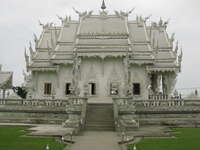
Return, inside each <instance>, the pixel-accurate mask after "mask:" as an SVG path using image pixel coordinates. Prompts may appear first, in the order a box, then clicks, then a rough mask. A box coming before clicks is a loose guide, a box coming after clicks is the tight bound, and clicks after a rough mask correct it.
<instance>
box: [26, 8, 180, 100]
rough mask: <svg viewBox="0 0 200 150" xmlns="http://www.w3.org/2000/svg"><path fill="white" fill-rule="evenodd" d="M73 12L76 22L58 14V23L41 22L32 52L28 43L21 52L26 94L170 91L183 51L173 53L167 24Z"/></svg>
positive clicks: (175, 49) (105, 94) (138, 94)
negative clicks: (41, 30)
mask: <svg viewBox="0 0 200 150" xmlns="http://www.w3.org/2000/svg"><path fill="white" fill-rule="evenodd" d="M75 12H76V13H77V14H78V15H79V20H78V21H74V20H71V17H66V18H61V17H59V19H60V20H61V22H62V25H61V26H53V25H52V23H51V24H46V25H43V32H42V33H41V35H40V37H39V38H37V36H36V35H35V39H34V40H35V50H33V48H32V45H31V44H30V47H29V50H30V57H29V56H28V55H27V53H26V52H25V59H26V65H27V72H28V75H27V74H25V80H26V86H27V89H28V97H29V98H38V99H43V98H48V99H49V98H52V99H54V98H59V99H65V98H66V97H68V96H70V95H71V94H72V93H74V94H76V95H79V96H84V95H87V96H89V97H99V98H101V97H112V96H120V97H126V96H133V97H135V98H136V99H148V98H149V95H156V94H158V93H162V94H165V95H170V94H171V93H172V91H173V88H174V85H175V80H176V76H177V73H178V72H180V68H181V61H182V52H181V54H180V56H178V54H177V53H178V49H179V48H178V43H177V44H176V46H174V35H172V36H171V38H169V36H168V34H167V31H166V28H167V22H164V21H162V20H160V21H159V23H155V22H152V24H151V25H148V24H147V23H146V21H147V18H146V19H144V18H142V17H136V20H128V15H129V13H131V11H130V12H128V13H126V12H122V11H120V12H118V11H115V13H114V14H112V15H109V14H108V12H106V11H105V10H102V11H101V12H100V14H98V15H93V13H92V11H90V12H79V11H77V10H75ZM69 92H70V94H69Z"/></svg>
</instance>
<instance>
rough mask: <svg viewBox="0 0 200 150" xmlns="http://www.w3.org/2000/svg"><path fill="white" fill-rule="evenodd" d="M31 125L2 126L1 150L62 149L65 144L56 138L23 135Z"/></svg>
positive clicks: (0, 130) (0, 134)
mask: <svg viewBox="0 0 200 150" xmlns="http://www.w3.org/2000/svg"><path fill="white" fill-rule="evenodd" d="M28 128H29V127H10V126H0V150H46V149H45V147H46V145H47V144H49V147H50V150H62V149H63V148H64V144H61V143H58V142H56V141H55V139H54V138H48V137H47V138H38V137H23V136H22V135H25V134H26V133H27V132H25V131H23V130H25V129H28Z"/></svg>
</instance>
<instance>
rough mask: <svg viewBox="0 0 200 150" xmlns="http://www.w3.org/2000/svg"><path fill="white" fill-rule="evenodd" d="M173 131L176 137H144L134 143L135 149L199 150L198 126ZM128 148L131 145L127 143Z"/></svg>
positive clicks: (199, 135) (199, 136)
mask: <svg viewBox="0 0 200 150" xmlns="http://www.w3.org/2000/svg"><path fill="white" fill-rule="evenodd" d="M173 131H174V133H173V135H174V136H175V137H176V138H171V139H170V138H164V139H144V140H142V141H141V142H139V143H138V144H136V147H137V150H200V128H177V129H173ZM128 150H133V145H129V149H128Z"/></svg>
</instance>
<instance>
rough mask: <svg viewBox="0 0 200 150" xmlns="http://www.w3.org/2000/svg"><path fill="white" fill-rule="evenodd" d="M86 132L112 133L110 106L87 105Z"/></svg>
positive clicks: (111, 109) (112, 123)
mask: <svg viewBox="0 0 200 150" xmlns="http://www.w3.org/2000/svg"><path fill="white" fill-rule="evenodd" d="M86 130H94V131H114V130H115V127H114V117H113V105H112V104H88V107H87V117H86Z"/></svg>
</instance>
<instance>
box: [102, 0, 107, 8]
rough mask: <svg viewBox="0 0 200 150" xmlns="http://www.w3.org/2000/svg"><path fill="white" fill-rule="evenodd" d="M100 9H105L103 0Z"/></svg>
mask: <svg viewBox="0 0 200 150" xmlns="http://www.w3.org/2000/svg"><path fill="white" fill-rule="evenodd" d="M101 9H103V10H104V9H106V4H105V2H104V0H103V2H102V5H101Z"/></svg>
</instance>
